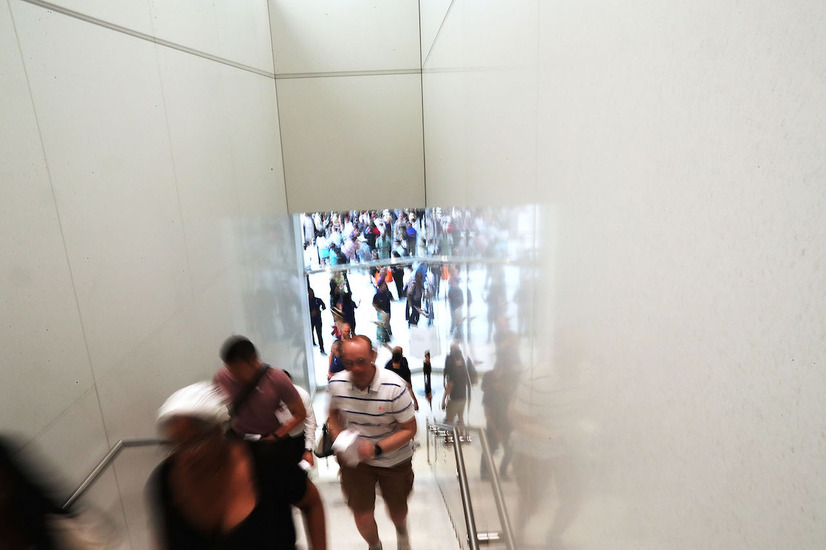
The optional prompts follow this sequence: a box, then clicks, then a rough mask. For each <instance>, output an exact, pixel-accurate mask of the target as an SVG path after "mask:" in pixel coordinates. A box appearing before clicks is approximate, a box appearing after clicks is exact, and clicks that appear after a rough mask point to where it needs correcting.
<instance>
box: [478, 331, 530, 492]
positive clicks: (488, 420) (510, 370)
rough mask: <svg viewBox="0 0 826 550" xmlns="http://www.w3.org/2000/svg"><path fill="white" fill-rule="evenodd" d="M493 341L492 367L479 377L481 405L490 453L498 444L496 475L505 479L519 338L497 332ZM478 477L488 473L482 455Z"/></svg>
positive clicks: (483, 476) (509, 460)
mask: <svg viewBox="0 0 826 550" xmlns="http://www.w3.org/2000/svg"><path fill="white" fill-rule="evenodd" d="M498 340H499V342H498V345H497V352H496V361H495V362H494V364H493V369H492V370H490V371H488V372H486V373H485V375H484V376H483V377H482V386H481V389H482V408H483V409H484V412H485V433H486V435H487V438H488V443H489V445H490V452H491V455H493V454H494V453H496V451H497V450H498V449H499V447H500V446H501V447H502V453H503V454H502V460H501V462H500V464H499V476H500V477H501V478H502V479H508V466H509V465H510V462H511V458H512V449H511V445H510V437H511V431H512V424H511V418H510V413H509V410H510V404H511V401H512V400H513V394H514V392H515V390H516V381H517V378H518V372H519V370H520V369H521V366H520V365H519V356H518V350H517V346H518V344H519V340H518V338H517V337H516V335H515V334H513V333H507V334H506V333H504V332H503V333H500V335H499V338H498ZM480 472H481V474H482V479H486V478H487V477H488V475H489V474H488V463H487V461H486V460H485V457H484V456H483V457H482V462H481V465H480Z"/></svg>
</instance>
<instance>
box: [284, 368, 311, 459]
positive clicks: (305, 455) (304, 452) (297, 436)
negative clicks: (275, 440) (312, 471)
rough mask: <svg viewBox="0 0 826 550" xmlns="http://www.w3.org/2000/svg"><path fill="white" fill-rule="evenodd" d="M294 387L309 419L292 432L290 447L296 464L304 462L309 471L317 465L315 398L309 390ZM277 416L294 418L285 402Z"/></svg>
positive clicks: (286, 372)
mask: <svg viewBox="0 0 826 550" xmlns="http://www.w3.org/2000/svg"><path fill="white" fill-rule="evenodd" d="M283 372H284V374H286V375H287V378H289V379H290V381H291V382H292V380H293V377H292V375H291V374H290V373H289V371H286V370H285V371H283ZM293 386H294V387H295V391H297V392H298V395H300V396H301V402H302V403H304V409H305V410H306V411H307V418H305V419H304V423H303V424H302V425H300V426H296V427H295V428H293V429H292V430H291V431H290V438H289V446H290V450H291V454H292V457H293V459H294V460H295V462H296V463H298V464H299V465H300V463H301V461H302V460H303V461H304V462H306V463H307V469H309V468H312V467H313V466H314V465H315V460H314V458H313V448H315V429H316V420H315V411H314V410H313V398H312V397H310V394H309V392H307V390H305V389H304V388H302V387H301V386H299V385H298V384H296V383H295V382H293ZM275 414H276V415H279V416H280V417H282V418H284V419H288V418H289V417H291V416H292V413H291V412H290V410H289V409H288V408H287V406H286V405H285V404H284V403H283V402H282V403H281V407H279V409H278V411H276V413H275Z"/></svg>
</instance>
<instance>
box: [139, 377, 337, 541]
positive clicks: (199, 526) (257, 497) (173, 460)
mask: <svg viewBox="0 0 826 550" xmlns="http://www.w3.org/2000/svg"><path fill="white" fill-rule="evenodd" d="M282 374H283V373H282ZM285 376H286V375H285ZM228 421H229V414H228V411H227V407H226V405H225V404H224V400H223V396H222V395H221V393H220V392H219V391H218V389H217V388H216V387H215V386H213V385H212V384H210V383H209V382H198V383H196V384H192V385H191V386H187V387H185V388H183V389H180V390H178V391H177V392H175V393H173V394H172V395H171V396H170V397H169V398H168V399H167V400H166V402H164V404H163V405H162V406H161V408H160V409H159V411H158V419H157V427H158V431H159V432H160V433H161V434H162V436H163V437H164V438H165V439H166V440H167V441H168V443H169V445H170V454H169V457H168V458H167V459H166V460H164V461H163V462H162V463H161V464H160V465H159V466H158V467H157V468H155V470H154V471H153V472H152V474H151V476H150V478H149V481H148V483H147V493H148V497H149V502H150V506H151V509H152V513H153V514H152V515H153V527H154V533H155V537H156V542H157V544H158V546H159V547H160V548H163V549H169V550H181V549H187V548H191V549H193V550H194V549H197V550H209V549H216V550H217V549H222V550H223V549H230V550H235V549H238V550H255V549H268V550H269V549H285V550H286V549H291V550H294V549H295V538H296V534H295V525H294V524H293V518H292V509H291V505H292V506H295V507H297V508H299V509H300V510H301V512H302V514H303V516H304V520H305V524H306V530H307V539H308V540H309V541H310V544H311V547H312V548H313V550H319V549H326V547H327V542H326V529H325V518H324V506H323V504H322V501H321V497H320V495H319V493H318V490H317V489H316V487H315V485H313V483H312V482H311V481H310V480H309V479H307V475H306V473H305V472H304V471H302V470H301V469H300V468H299V467H298V466H297V464H295V463H294V462H291V461H289V460H274V459H273V458H272V457H270V456H269V455H267V454H266V453H262V452H261V446H260V445H257V444H255V443H252V442H249V441H239V440H236V439H228V438H227V437H225V431H226V427H227V425H228Z"/></svg>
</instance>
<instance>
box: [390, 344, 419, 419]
mask: <svg viewBox="0 0 826 550" xmlns="http://www.w3.org/2000/svg"><path fill="white" fill-rule="evenodd" d="M384 368H386V369H388V370H390V371H391V372H395V373H396V374H398V375H399V376H401V378H402V380H404V381H405V382H406V383H407V389H408V390H409V391H410V398H411V399H413V409H414V410H417V411H418V410H419V401H418V400H417V399H416V394H415V393H414V392H413V377H412V375H411V374H410V364H409V362H408V361H407V357H405V356H404V350H402V348H401V346H396V347H395V348H393V350H392V355H391V356H390V359H389V360H388V361H387V363H385V365H384Z"/></svg>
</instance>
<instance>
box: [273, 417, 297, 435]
mask: <svg viewBox="0 0 826 550" xmlns="http://www.w3.org/2000/svg"><path fill="white" fill-rule="evenodd" d="M303 423H304V420H303V419H301V420H298V419H296V417H292V418H290V419H289V420H287V421H286V422H284V423H283V424H281V426H280V427H279V428H278V429H277V430H275V432H273V433H274V435H276V436H278V437H289V435H290V432H292V431H293V429H295V427H296V426H298V425H300V424H303Z"/></svg>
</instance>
